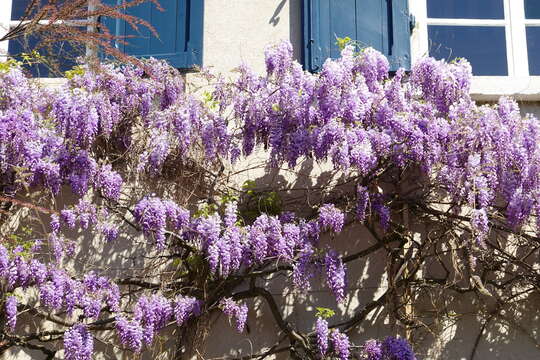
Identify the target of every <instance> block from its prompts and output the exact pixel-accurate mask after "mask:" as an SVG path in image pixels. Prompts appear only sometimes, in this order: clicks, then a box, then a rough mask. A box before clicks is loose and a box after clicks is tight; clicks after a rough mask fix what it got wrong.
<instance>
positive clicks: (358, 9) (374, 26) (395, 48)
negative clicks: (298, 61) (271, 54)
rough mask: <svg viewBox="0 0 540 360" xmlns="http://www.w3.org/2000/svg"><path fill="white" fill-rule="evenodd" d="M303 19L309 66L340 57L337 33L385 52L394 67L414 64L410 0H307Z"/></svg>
mask: <svg viewBox="0 0 540 360" xmlns="http://www.w3.org/2000/svg"><path fill="white" fill-rule="evenodd" d="M303 21H304V23H303V26H304V46H303V52H304V53H303V55H304V56H303V58H304V68H305V69H306V70H309V71H319V70H321V68H322V64H323V63H324V61H325V60H326V59H327V58H337V57H339V48H338V46H337V45H336V37H340V38H343V37H346V36H348V37H350V38H351V39H353V40H355V41H356V43H358V44H359V45H360V46H361V47H368V46H371V47H373V48H375V49H377V50H379V51H380V52H382V53H383V54H385V55H386V56H387V57H388V60H389V61H390V70H391V71H395V70H397V69H398V68H399V67H403V68H405V69H407V70H408V69H409V68H410V66H411V62H410V59H411V58H410V33H411V29H410V21H409V9H408V2H407V0H339V1H336V0H304V5H303Z"/></svg>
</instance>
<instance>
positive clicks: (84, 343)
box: [64, 324, 94, 360]
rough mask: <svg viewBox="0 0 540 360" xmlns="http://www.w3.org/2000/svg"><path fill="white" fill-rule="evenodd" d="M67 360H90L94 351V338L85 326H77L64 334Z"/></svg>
mask: <svg viewBox="0 0 540 360" xmlns="http://www.w3.org/2000/svg"><path fill="white" fill-rule="evenodd" d="M64 351H65V355H64V356H65V358H66V360H90V359H92V352H93V351H94V338H93V337H92V334H90V332H89V331H88V329H87V327H86V326H85V325H83V324H75V325H73V326H72V327H71V328H69V329H68V330H67V331H66V332H65V334H64Z"/></svg>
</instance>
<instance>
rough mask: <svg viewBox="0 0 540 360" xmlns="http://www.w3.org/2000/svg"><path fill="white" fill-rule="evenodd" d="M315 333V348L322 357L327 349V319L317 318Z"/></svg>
mask: <svg viewBox="0 0 540 360" xmlns="http://www.w3.org/2000/svg"><path fill="white" fill-rule="evenodd" d="M315 335H316V336H317V348H318V350H319V354H320V355H321V356H322V357H324V355H326V352H327V351H328V321H326V320H324V319H322V318H317V322H316V323H315Z"/></svg>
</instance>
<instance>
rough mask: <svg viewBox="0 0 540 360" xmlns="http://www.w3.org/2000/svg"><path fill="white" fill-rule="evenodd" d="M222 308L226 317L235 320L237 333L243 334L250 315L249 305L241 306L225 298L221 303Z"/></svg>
mask: <svg viewBox="0 0 540 360" xmlns="http://www.w3.org/2000/svg"><path fill="white" fill-rule="evenodd" d="M221 308H222V310H223V313H224V314H225V315H227V316H228V317H229V318H233V319H234V320H235V322H236V331H238V332H239V333H241V332H243V331H244V327H245V326H246V321H247V315H248V307H247V305H246V304H239V303H237V302H235V301H234V300H232V299H230V298H225V299H223V300H222V301H221Z"/></svg>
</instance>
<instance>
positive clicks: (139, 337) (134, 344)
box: [116, 316, 144, 353]
mask: <svg viewBox="0 0 540 360" xmlns="http://www.w3.org/2000/svg"><path fill="white" fill-rule="evenodd" d="M116 331H117V333H118V336H119V337H120V343H122V345H124V346H126V347H127V348H129V349H130V350H132V351H135V352H136V353H138V352H140V351H141V349H142V345H143V336H144V335H143V328H142V326H141V324H140V323H139V322H138V321H137V320H127V319H126V318H125V317H123V316H117V317H116Z"/></svg>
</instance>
